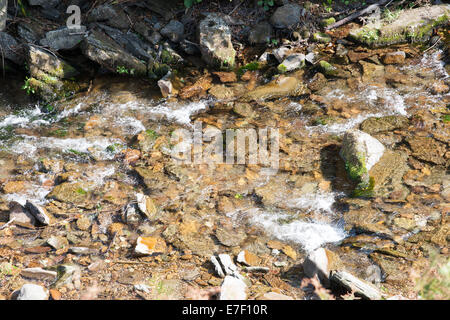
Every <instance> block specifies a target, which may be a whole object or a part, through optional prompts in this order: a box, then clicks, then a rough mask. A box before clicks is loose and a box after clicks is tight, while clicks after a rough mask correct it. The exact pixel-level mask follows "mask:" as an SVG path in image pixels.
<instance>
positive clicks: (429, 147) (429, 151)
mask: <svg viewBox="0 0 450 320" xmlns="http://www.w3.org/2000/svg"><path fill="white" fill-rule="evenodd" d="M406 141H407V142H408V143H409V145H410V147H411V150H412V154H413V156H414V157H416V158H418V159H420V160H423V161H429V162H432V163H435V164H444V163H445V158H444V155H445V153H446V152H447V147H446V145H445V144H444V143H442V142H439V141H437V140H436V139H433V138H432V137H420V136H412V137H409V138H407V139H406Z"/></svg>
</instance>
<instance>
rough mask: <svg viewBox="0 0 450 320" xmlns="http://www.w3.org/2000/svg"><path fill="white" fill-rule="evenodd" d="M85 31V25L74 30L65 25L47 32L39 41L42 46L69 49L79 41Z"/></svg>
mask: <svg viewBox="0 0 450 320" xmlns="http://www.w3.org/2000/svg"><path fill="white" fill-rule="evenodd" d="M85 32H86V27H85V26H81V27H80V29H78V30H77V31H76V32H74V31H73V30H71V29H69V28H67V27H63V28H60V29H57V30H53V31H49V32H47V33H46V34H45V38H44V39H42V40H41V41H40V43H41V45H42V46H45V47H49V48H51V49H53V50H61V49H63V50H71V49H74V48H75V47H77V46H78V45H79V44H80V43H81V41H82V40H83V38H84V35H85Z"/></svg>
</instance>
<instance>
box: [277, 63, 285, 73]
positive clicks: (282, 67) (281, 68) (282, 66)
mask: <svg viewBox="0 0 450 320" xmlns="http://www.w3.org/2000/svg"><path fill="white" fill-rule="evenodd" d="M286 71H287V68H286V66H285V65H284V64H280V65H279V66H278V72H280V73H285V72H286Z"/></svg>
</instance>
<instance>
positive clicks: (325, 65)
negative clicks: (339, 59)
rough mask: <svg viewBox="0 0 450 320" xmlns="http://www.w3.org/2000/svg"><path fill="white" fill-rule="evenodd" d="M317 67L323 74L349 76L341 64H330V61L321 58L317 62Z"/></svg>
mask: <svg viewBox="0 0 450 320" xmlns="http://www.w3.org/2000/svg"><path fill="white" fill-rule="evenodd" d="M318 68H319V70H320V72H322V73H323V74H324V75H325V76H327V77H331V78H334V77H336V78H344V79H347V78H350V77H351V74H350V72H349V71H347V70H344V69H343V68H342V67H341V66H337V65H332V64H331V63H329V62H327V61H325V60H322V61H320V62H319V65H318Z"/></svg>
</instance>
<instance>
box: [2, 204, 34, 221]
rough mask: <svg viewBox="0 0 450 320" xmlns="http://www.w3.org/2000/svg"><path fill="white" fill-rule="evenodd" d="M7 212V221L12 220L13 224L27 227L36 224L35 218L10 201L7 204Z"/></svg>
mask: <svg viewBox="0 0 450 320" xmlns="http://www.w3.org/2000/svg"><path fill="white" fill-rule="evenodd" d="M9 210H10V211H9V220H12V219H14V221H15V222H19V223H25V224H29V225H34V224H35V223H36V218H35V217H34V216H33V215H32V214H31V213H30V212H29V211H28V210H26V209H25V208H24V207H23V206H22V205H21V204H20V203H18V202H16V201H11V202H10V203H9Z"/></svg>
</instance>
